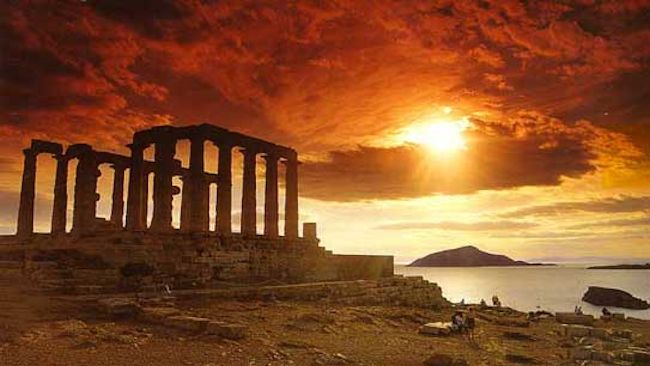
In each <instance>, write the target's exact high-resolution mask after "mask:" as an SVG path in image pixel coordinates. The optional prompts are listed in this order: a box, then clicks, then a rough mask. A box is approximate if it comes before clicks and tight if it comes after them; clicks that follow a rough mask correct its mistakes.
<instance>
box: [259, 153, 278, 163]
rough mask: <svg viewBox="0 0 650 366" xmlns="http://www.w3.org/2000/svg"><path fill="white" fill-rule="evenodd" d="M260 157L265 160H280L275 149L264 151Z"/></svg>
mask: <svg viewBox="0 0 650 366" xmlns="http://www.w3.org/2000/svg"><path fill="white" fill-rule="evenodd" d="M262 158H264V160H266V161H273V160H275V161H278V160H280V154H279V153H277V152H276V151H271V152H266V153H264V154H262Z"/></svg>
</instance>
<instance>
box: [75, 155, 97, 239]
mask: <svg viewBox="0 0 650 366" xmlns="http://www.w3.org/2000/svg"><path fill="white" fill-rule="evenodd" d="M100 174H101V173H100V171H99V169H98V168H97V159H96V158H95V153H94V152H93V151H92V150H90V149H89V150H88V151H85V152H84V153H83V154H81V155H80V156H79V163H78V164H77V176H76V178H75V187H74V213H73V220H72V230H73V231H74V232H76V233H85V232H91V231H92V230H93V229H94V228H95V217H96V212H95V211H96V207H97V200H98V199H99V195H98V194H97V178H99V176H100Z"/></svg>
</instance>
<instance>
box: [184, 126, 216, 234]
mask: <svg viewBox="0 0 650 366" xmlns="http://www.w3.org/2000/svg"><path fill="white" fill-rule="evenodd" d="M204 155H205V148H204V140H203V138H200V137H196V138H193V139H192V140H191V145H190V174H189V177H190V179H189V181H188V182H183V189H185V187H186V185H185V183H187V187H188V188H189V196H190V205H189V206H190V212H191V214H190V230H191V231H193V232H205V231H208V229H209V224H210V216H209V205H210V201H209V194H210V193H209V191H208V185H207V181H206V177H205V158H204Z"/></svg>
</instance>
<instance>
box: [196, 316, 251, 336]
mask: <svg viewBox="0 0 650 366" xmlns="http://www.w3.org/2000/svg"><path fill="white" fill-rule="evenodd" d="M201 319H203V318H201ZM205 331H206V333H208V334H216V335H218V336H220V337H222V338H225V339H230V340H233V341H237V340H240V339H243V338H245V337H246V332H247V331H248V328H247V327H246V326H245V325H241V324H232V323H224V322H220V321H209V322H208V323H207V324H206V325H205Z"/></svg>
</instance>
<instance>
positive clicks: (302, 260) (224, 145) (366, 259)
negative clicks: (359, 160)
mask: <svg viewBox="0 0 650 366" xmlns="http://www.w3.org/2000/svg"><path fill="white" fill-rule="evenodd" d="M180 140H189V143H190V149H189V150H190V152H189V167H187V168H186V167H183V166H182V165H181V161H179V160H177V159H175V155H176V145H177V142H178V141H180ZM206 142H209V143H213V144H214V145H215V146H216V147H217V148H218V172H217V173H216V174H214V173H209V172H206V170H205V161H204V159H205V158H204V157H205V143H206ZM128 147H129V149H130V150H131V155H130V156H124V155H119V154H115V153H111V152H104V151H97V150H94V149H93V147H91V146H90V145H86V144H74V145H71V146H69V147H68V148H67V149H64V147H63V146H62V145H61V144H58V143H55V142H49V141H40V140H33V141H32V144H31V146H30V147H29V148H27V149H25V150H24V151H23V153H24V169H23V178H22V189H21V193H20V207H19V214H18V228H17V234H16V235H15V236H4V237H2V238H1V240H0V242H1V243H2V244H3V245H0V259H2V257H12V258H13V259H15V258H16V257H19V258H21V259H22V260H23V261H24V263H25V267H26V268H27V267H29V268H32V269H33V271H32V272H34V273H40V275H38V276H33V277H39V278H41V277H44V278H48V279H51V276H49V277H48V275H43V273H44V272H43V268H41V267H43V266H42V265H41V264H42V263H47V265H46V267H47V266H48V265H49V266H50V267H53V268H56V269H58V270H63V271H64V272H65V271H68V272H69V273H67V272H66V274H65V275H64V276H63V279H77V277H79V276H77V275H78V274H79V273H74V271H75V270H86V272H84V276H86V277H90V278H91V279H93V278H94V277H93V276H91V275H88V273H90V272H88V271H89V270H94V271H100V270H101V271H103V272H102V273H103V275H105V276H104V277H102V278H103V279H106V278H108V280H105V281H99V282H101V285H100V284H99V283H98V281H94V282H93V281H92V280H91V281H86V282H84V281H64V280H61V283H57V284H58V285H60V286H62V287H64V288H65V287H67V288H68V289H70V288H72V290H73V291H74V292H77V293H78V292H82V293H83V292H93V291H96V292H103V291H114V290H120V289H142V288H147V286H149V287H151V286H157V285H160V284H165V285H170V286H174V287H176V288H180V287H189V286H208V285H213V284H215V283H216V282H219V281H232V282H255V281H264V280H281V281H284V282H309V281H323V280H350V279H375V278H380V277H388V276H392V275H393V261H392V257H390V256H364V255H334V254H332V253H331V252H329V251H326V250H324V249H323V248H322V247H319V246H318V243H319V240H318V239H317V237H316V224H315V223H305V224H304V227H303V234H304V236H303V237H299V231H298V225H299V222H298V217H299V213H298V165H299V162H298V154H297V153H296V151H295V150H294V149H292V148H289V147H285V146H280V145H276V144H274V143H271V142H268V141H264V140H261V139H258V138H254V137H251V136H247V135H243V134H240V133H236V132H232V131H229V130H227V129H224V128H220V127H217V126H213V125H209V124H202V125H196V126H185V127H173V126H159V127H154V128H151V129H148V130H144V131H138V132H136V133H135V134H134V136H133V141H132V143H130V144H129V145H128ZM148 147H153V148H154V152H155V154H154V159H153V161H149V160H146V159H145V157H144V155H145V154H144V151H145V149H147V148H148ZM237 152H238V153H241V154H243V162H244V163H243V172H242V182H243V183H242V199H241V229H240V232H233V231H232V221H231V220H232V216H233V202H232V187H233V184H232V180H233V169H232V160H233V153H237ZM40 154H50V155H52V156H53V157H54V158H55V159H56V164H57V166H56V177H55V183H54V200H53V201H54V202H53V209H52V221H51V222H52V225H51V233H48V234H44V233H35V232H34V203H35V196H36V169H37V164H36V163H37V157H38V156H39V155H40ZM258 156H261V157H262V158H263V159H264V162H265V164H264V165H265V166H264V171H265V179H264V184H265V189H264V191H265V195H264V231H263V234H262V235H259V234H257V231H256V228H257V216H256V206H257V202H256V186H257V178H256V163H257V157H258ZM75 159H76V160H77V164H76V177H75V181H74V187H73V188H74V189H73V192H74V199H73V200H72V201H73V202H74V204H73V207H72V225H71V230H70V231H69V232H68V231H67V230H66V227H67V226H69V225H68V223H67V216H68V211H69V210H68V207H67V205H68V201H69V199H68V196H67V195H68V183H69V182H68V167H69V165H70V164H71V162H72V161H73V160H75ZM103 164H107V165H109V166H110V167H111V168H112V169H113V170H114V175H113V177H114V178H113V191H112V195H111V197H112V204H111V213H110V219H108V220H107V219H103V218H98V217H97V214H96V206H97V202H98V200H99V194H98V193H97V188H98V187H97V186H98V178H99V176H100V174H101V173H100V170H99V167H100V166H101V165H103ZM278 164H284V165H285V167H286V169H285V170H284V172H285V177H284V182H285V196H286V198H285V207H284V233H282V234H283V235H280V232H279V225H278V222H279V218H280V216H279V204H278V202H279V198H278V178H279V176H278ZM126 173H128V177H129V178H128V187H124V181H125V177H126ZM151 175H153V194H152V196H153V205H152V206H151V207H152V215H150V216H151V223H150V225H148V222H147V221H148V220H147V218H148V214H149V212H148V210H149V207H150V205H149V202H148V197H149V192H148V191H149V177H150V176H151ZM175 177H179V178H180V179H181V180H182V189H181V187H177V186H175V185H174V184H173V179H174V178H175ZM211 184H216V205H215V208H216V210H215V211H216V212H214V213H213V216H216V222H215V225H214V230H210V216H211V215H210V207H211V205H210V201H211V199H210V194H209V192H210V185H211ZM125 189H126V192H125ZM125 193H127V194H126V197H127V199H126V200H125V199H124V197H125ZM178 194H180V195H181V197H180V199H181V207H180V211H181V212H180V228H178V229H177V228H174V227H173V225H172V211H173V207H172V199H173V196H174V195H178ZM125 201H126V202H125ZM125 203H126V207H125ZM125 210H126V215H124V213H125ZM39 263H41V264H39ZM28 272H29V270H28ZM59 272H61V271H59ZM59 272H57V273H59ZM93 273H95V272H93ZM59 274H60V273H59ZM134 274H136V275H134ZM82 277H83V276H82ZM100 277H101V276H100ZM84 286H85V287H84Z"/></svg>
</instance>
